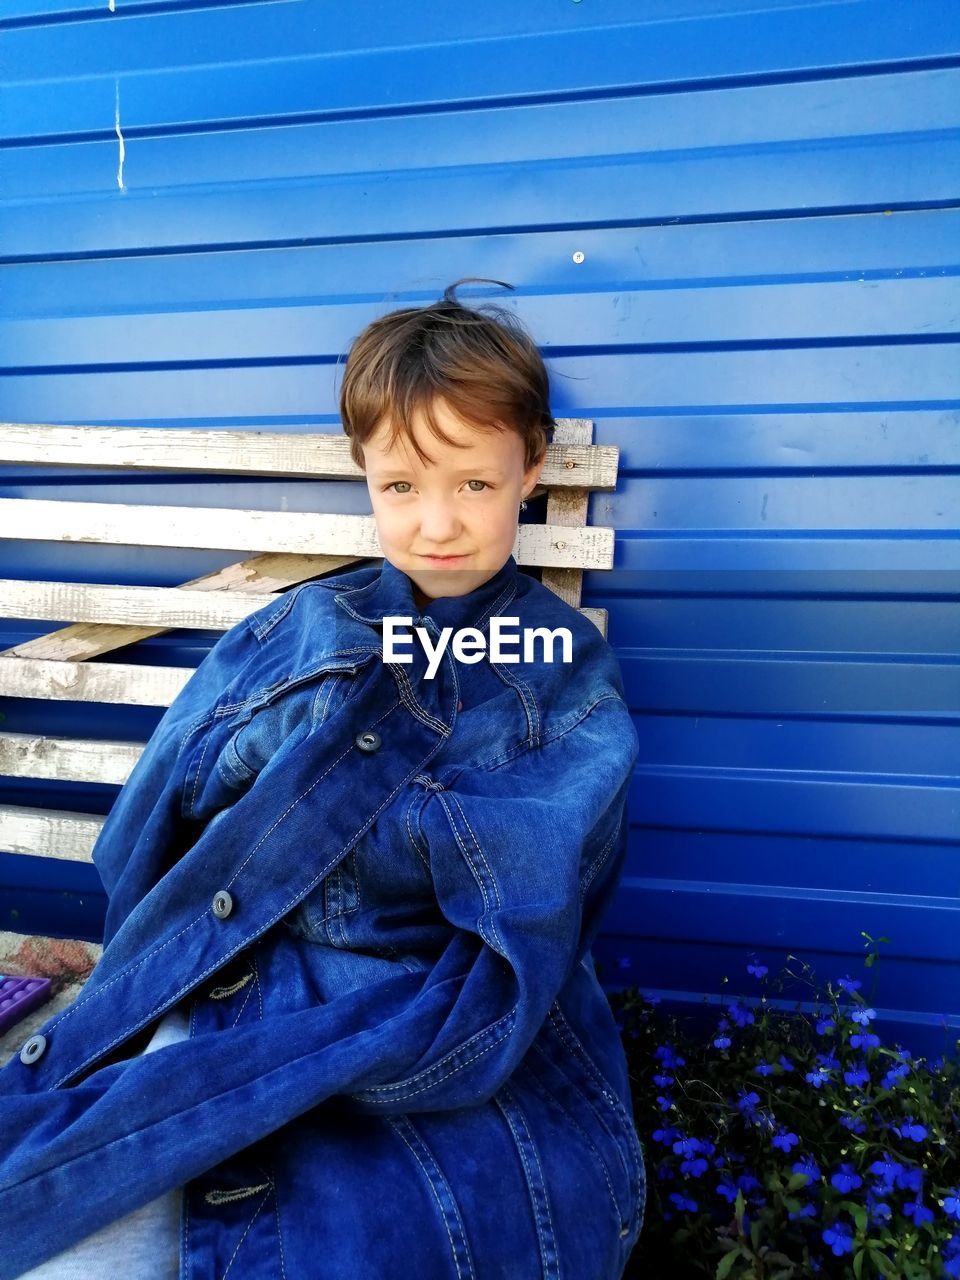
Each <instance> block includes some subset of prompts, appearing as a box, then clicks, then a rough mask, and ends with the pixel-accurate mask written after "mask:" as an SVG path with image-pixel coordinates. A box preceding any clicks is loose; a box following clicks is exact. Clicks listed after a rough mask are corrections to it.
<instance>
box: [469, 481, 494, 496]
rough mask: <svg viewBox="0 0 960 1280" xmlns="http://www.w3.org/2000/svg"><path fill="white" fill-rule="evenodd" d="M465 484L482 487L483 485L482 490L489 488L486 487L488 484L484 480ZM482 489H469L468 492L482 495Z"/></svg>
mask: <svg viewBox="0 0 960 1280" xmlns="http://www.w3.org/2000/svg"><path fill="white" fill-rule="evenodd" d="M467 484H482V485H483V489H486V488H489V486H488V484H487V482H486V480H468V481H467ZM483 489H471V490H470V492H471V493H482V492H483Z"/></svg>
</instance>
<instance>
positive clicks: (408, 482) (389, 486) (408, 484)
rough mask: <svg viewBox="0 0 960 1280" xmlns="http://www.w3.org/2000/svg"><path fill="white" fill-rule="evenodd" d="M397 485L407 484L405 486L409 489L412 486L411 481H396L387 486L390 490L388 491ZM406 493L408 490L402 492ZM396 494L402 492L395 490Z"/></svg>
mask: <svg viewBox="0 0 960 1280" xmlns="http://www.w3.org/2000/svg"><path fill="white" fill-rule="evenodd" d="M396 484H405V485H407V487H408V488H409V486H410V481H409V480H394V481H393V484H388V485H387V488H388V489H393V486H394V485H396ZM406 491H407V490H406V489H404V490H403V491H402V492H404V493H406ZM394 492H395V493H396V492H400V490H394Z"/></svg>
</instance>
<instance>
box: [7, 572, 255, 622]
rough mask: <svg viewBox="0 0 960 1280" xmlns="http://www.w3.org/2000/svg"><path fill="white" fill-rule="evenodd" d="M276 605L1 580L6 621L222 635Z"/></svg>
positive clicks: (211, 594) (240, 597)
mask: <svg viewBox="0 0 960 1280" xmlns="http://www.w3.org/2000/svg"><path fill="white" fill-rule="evenodd" d="M275 599H276V594H275V593H263V592H260V593H259V594H256V593H248V592H246V591H187V590H185V589H184V588H182V587H127V586H123V587H115V586H112V585H110V584H109V583H99V582H42V581H41V582H33V581H28V580H21V579H18V578H0V600H2V601H3V614H4V616H5V617H7V618H38V619H40V620H42V621H60V620H62V619H64V618H69V619H70V620H71V621H74V622H97V623H119V624H121V625H128V624H134V625H138V624H153V623H158V624H160V626H162V627H163V628H164V629H169V628H170V627H199V628H201V629H208V630H217V631H226V630H227V629H228V628H229V627H232V626H233V625H234V624H235V623H237V622H239V621H240V619H241V618H245V617H246V616H247V614H249V613H253V612H254V611H255V610H257V609H262V608H263V606H264V605H265V604H268V603H269V602H270V601H271V600H275Z"/></svg>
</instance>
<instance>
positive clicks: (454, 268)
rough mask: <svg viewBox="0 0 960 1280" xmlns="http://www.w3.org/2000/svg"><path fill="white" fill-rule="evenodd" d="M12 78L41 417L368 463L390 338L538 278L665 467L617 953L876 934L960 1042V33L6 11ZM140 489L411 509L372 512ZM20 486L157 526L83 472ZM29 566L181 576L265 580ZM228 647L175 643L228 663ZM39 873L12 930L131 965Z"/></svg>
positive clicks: (878, 14) (13, 297)
mask: <svg viewBox="0 0 960 1280" xmlns="http://www.w3.org/2000/svg"><path fill="white" fill-rule="evenodd" d="M0 58H2V60H3V66H2V76H3V82H4V93H3V95H2V97H0V129H2V134H3V146H2V148H0V166H2V167H0V184H2V185H0V262H2V267H0V366H2V377H0V418H2V419H4V420H9V421H18V422H31V421H32V422H51V423H55V422H79V423H130V424H133V423H141V424H142V423H147V424H150V423H155V424H158V425H159V424H164V425H171V424H172V425H178V424H182V425H184V426H186V425H194V424H203V425H219V424H224V425H227V424H230V425H233V424H238V423H239V424H248V425H250V426H254V425H256V426H257V427H259V428H262V429H270V428H272V427H275V428H278V429H279V428H282V429H284V430H289V429H291V427H294V428H299V427H300V426H302V427H303V429H304V430H305V431H315V430H317V429H321V430H329V431H336V430H338V429H339V425H338V417H337V389H338V385H339V383H338V380H337V378H336V362H337V359H338V356H340V355H341V354H342V353H343V352H344V351H345V349H346V348H347V346H348V345H349V342H350V340H351V338H352V337H353V336H354V335H355V334H356V333H357V332H358V331H359V330H360V328H362V326H363V325H364V324H365V323H366V322H367V321H369V320H370V319H372V318H373V317H374V316H376V315H378V314H381V313H382V312H383V311H385V310H389V309H392V308H393V307H397V306H402V305H408V304H411V303H416V302H427V301H431V300H433V299H434V298H435V297H437V296H438V294H439V293H440V291H441V290H442V289H443V287H444V286H445V285H446V284H448V283H449V282H450V281H451V280H453V279H455V278H457V277H458V276H460V275H467V274H471V275H482V276H492V277H495V278H497V279H501V280H507V281H510V282H512V283H514V284H515V285H516V286H517V292H516V294H515V295H504V294H503V293H502V292H499V293H498V300H501V301H506V302H508V304H509V305H515V306H516V307H517V309H518V312H519V313H520V315H521V316H522V317H523V319H524V320H525V321H526V322H527V324H528V325H529V326H530V328H531V329H532V331H533V332H534V334H535V336H536V337H537V339H538V341H539V342H540V343H541V345H542V349H543V351H544V354H545V355H546V356H547V358H548V362H549V365H550V369H551V375H552V382H553V395H554V412H555V413H556V414H557V415H558V416H577V417H588V418H591V419H593V420H594V421H595V423H596V439H597V441H598V442H600V443H604V444H615V445H619V447H620V449H621V465H622V483H621V485H620V488H619V490H618V492H617V493H616V494H615V495H596V496H595V497H594V498H593V500H592V518H593V520H594V521H595V522H597V523H612V524H614V525H615V526H616V528H617V547H616V567H615V570H614V571H613V572H612V573H594V574H588V575H587V581H586V601H585V602H586V603H588V604H595V605H604V606H606V607H608V608H609V609H610V611H611V625H610V639H611V642H612V643H613V644H614V645H615V647H616V648H617V649H618V651H619V654H620V657H621V660H622V664H623V669H624V673H625V677H626V681H627V687H628V692H629V697H630V702H631V706H632V708H633V710H634V713H635V715H636V720H637V725H638V730H639V733H640V740H641V744H642V748H641V758H640V762H639V766H638V769H637V774H636V781H635V785H634V788H633V793H632V801H631V815H632V829H631V848H630V859H629V865H628V869H627V874H626V878H625V880H624V884H623V889H622V892H621V894H620V898H619V900H618V903H617V905H616V907H615V909H614V911H613V913H612V916H611V917H610V920H609V927H608V931H607V933H606V935H605V936H604V937H603V938H602V940H601V941H600V942H599V943H598V945H597V947H596V949H595V954H596V956H597V958H598V959H599V960H600V961H601V963H602V964H604V966H605V968H606V969H607V971H608V973H609V975H610V977H611V978H613V979H616V980H619V981H636V982H638V983H641V984H642V985H644V986H645V987H646V988H649V989H659V990H661V991H665V992H671V993H674V994H676V995H677V996H678V997H679V998H681V999H688V1000H689V999H693V1000H695V999H697V997H698V994H699V993H700V992H714V993H716V992H717V991H719V990H721V989H722V981H721V979H722V975H724V974H729V975H731V982H732V983H734V984H736V982H737V974H738V973H739V972H740V971H741V965H742V962H743V961H744V959H745V958H746V955H747V953H748V951H749V950H750V949H756V950H757V951H758V952H759V953H760V955H761V956H762V957H763V958H765V959H767V960H768V962H771V963H772V964H774V965H777V964H779V962H780V960H781V959H782V957H783V955H784V953H785V952H787V951H791V952H794V953H796V954H798V955H800V956H801V957H802V958H804V959H807V960H810V961H811V962H813V963H814V964H816V965H817V966H818V969H819V970H820V971H821V972H822V973H824V974H842V973H843V972H845V971H848V970H853V968H854V967H855V966H856V965H857V964H858V962H859V961H858V958H859V956H860V954H861V945H862V944H861V938H860V930H861V929H864V930H867V931H868V932H869V933H871V934H873V935H874V936H876V935H879V934H885V935H887V936H889V938H890V939H891V942H890V946H889V947H888V948H887V958H886V959H885V960H884V961H883V963H882V965H881V970H882V987H881V992H880V1003H881V1005H882V1011H883V1013H884V1014H885V1015H887V1016H888V1017H889V1018H890V1019H891V1020H892V1021H893V1022H894V1023H896V1024H897V1026H898V1027H899V1029H900V1031H901V1033H902V1034H903V1035H904V1037H905V1038H906V1039H907V1041H908V1042H914V1043H922V1042H925V1041H927V1040H929V1039H930V1037H931V1035H932V1036H933V1038H934V1040H936V1037H937V1035H938V1034H939V1032H938V1028H939V1027H940V1025H941V1021H942V1015H945V1014H946V1015H950V1017H949V1021H950V1023H951V1025H952V1026H953V1027H957V1026H958V1025H960V1001H958V997H957V984H956V977H957V961H958V958H960V941H958V929H957V924H958V922H960V914H958V913H960V892H958V889H960V886H958V871H957V867H958V863H957V856H958V845H960V803H958V788H960V782H958V777H957V774H958V767H957V761H958V755H960V752H958V729H957V725H958V719H960V677H958V671H960V667H958V649H960V645H958V639H960V622H958V612H960V611H958V605H957V588H958V571H960V543H958V539H957V520H958V515H960V484H958V470H960V449H958V412H957V405H958V390H960V387H958V383H960V364H958V361H957V348H956V335H957V330H958V314H960V308H958V300H960V288H958V282H957V273H958V260H960V252H958V250H960V236H958V230H960V209H958V204H960V199H958V197H960V180H958V175H960V166H958V128H957V126H958V115H960V94H958V82H960V70H958V65H960V10H958V8H957V6H955V5H944V4H942V3H929V2H927V0H911V3H910V4H907V5H904V4H902V3H900V2H899V0H894V2H890V0H872V2H870V0H868V2H858V0H846V2H840V3H831V2H829V0H824V2H815V0H811V2H810V3H803V2H802V0H763V3H762V4H760V3H756V4H753V3H749V2H748V0H687V2H685V3H678V0H643V2H641V0H604V2H603V3H599V2H596V3H594V2H592V0H583V3H578V0H567V2H564V0H509V3H508V2H506V0H484V3H482V4H478V5H473V6H466V5H459V4H456V5H453V4H448V3H443V2H440V0H434V2H433V3H424V2H419V3H417V4H412V3H398V2H397V0H383V2H382V3H372V2H370V0H350V3H345V2H343V0H338V2H337V3H331V2H330V0H325V2H324V3H320V0H284V2H274V3H249V2H248V3H244V2H242V0H237V2H235V3H229V2H227V0H196V2H193V0H169V2H168V3H153V2H151V3H136V2H135V0H134V2H128V0H115V2H114V3H113V4H111V3H110V0H102V2H100V3H97V4H96V5H93V4H91V3H86V2H84V0H5V3H4V6H3V11H2V17H0ZM579 254H582V255H583V259H582V261H577V259H576V258H575V256H574V255H579ZM493 292H497V291H493ZM468 296H469V291H468ZM474 296H479V295H478V294H475V295H474ZM137 488H138V490H139V491H140V493H141V496H143V497H144V498H146V499H148V500H152V501H156V502H163V503H171V502H176V501H178V500H180V499H182V500H184V501H202V502H204V503H206V504H209V505H223V506H233V505H243V506H247V507H255V506H262V507H272V506H277V505H280V504H285V505H286V507H287V508H288V509H291V510H328V509H341V510H351V511H367V510H368V509H369V508H368V505H367V502H366V493H365V490H364V489H363V486H347V487H346V488H347V489H348V490H349V492H348V493H347V494H344V493H343V492H341V491H339V490H337V488H336V486H330V485H326V484H323V483H316V482H300V483H297V482H293V481H276V482H251V483H243V482H239V481H237V480H236V479H230V480H229V481H228V482H210V481H206V482H204V481H198V480H197V479H195V478H191V477H182V478H172V479H171V478H161V477H157V476H150V475H144V476H143V478H142V480H141V481H139V482H138V484H137ZM2 493H3V495H4V496H15V497H29V496H40V497H50V496H58V497H59V496H61V495H62V496H64V497H74V498H92V499H101V500H114V501H121V500H123V498H124V493H125V491H124V489H123V488H122V487H120V486H118V485H117V484H116V483H114V481H113V480H112V479H111V478H110V477H109V475H105V474H101V475H96V474H89V475H87V476H86V477H84V479H83V481H82V482H77V481H75V480H69V481H68V480H67V479H66V478H65V473H64V472H63V471H62V470H61V469H58V468H55V467H51V468H49V469H42V468H33V469H29V470H28V469H25V468H8V469H7V471H6V472H5V473H4V474H3V476H2ZM0 556H2V563H0V573H2V575H4V576H23V577H28V576H35V575H36V576H47V577H50V578H55V579H76V580H85V581H112V580H126V581H129V582H139V583H164V584H173V583H176V582H180V581H182V580H185V578H187V577H192V576H195V575H197V574H200V573H202V572H205V571H207V570H209V569H212V568H214V567H215V566H216V565H219V564H223V563H227V562H228V561H230V560H232V559H234V558H236V557H235V556H233V555H230V554H227V555H224V556H221V557H216V556H211V555H209V554H204V553H199V552H198V553H195V554H192V555H191V554H187V555H184V554H183V553H181V552H171V553H169V554H163V553H159V554H158V553H156V552H153V551H135V550H132V549H131V550H128V551H120V552H116V551H110V550H108V549H106V548H94V547H82V546H63V547H55V546H53V545H52V544H40V543H21V544H18V545H14V544H7V545H6V547H4V548H3V549H2V550H0ZM47 629H49V624H38V625H37V626H36V627H35V628H34V629H33V630H31V629H30V628H29V627H28V626H24V627H22V628H20V629H16V628H9V627H8V629H7V632H6V634H5V636H4V642H5V643H15V642H16V641H18V640H20V639H23V638H25V637H26V636H27V635H29V634H36V632H37V631H44V630H47ZM213 638H214V637H213V636H212V635H211V634H210V633H203V632H197V633H185V632H177V633H172V634H169V635H167V636H164V637H160V638H158V639H157V640H155V641H152V642H149V643H146V644H144V645H142V646H140V649H139V650H138V653H141V654H142V655H143V659H144V660H145V661H150V662H158V663H168V662H169V663H181V664H184V665H189V664H192V663H195V662H196V661H197V660H199V658H200V656H201V655H202V653H203V651H204V650H205V648H206V647H207V646H208V645H209V643H210V642H211V640H212V639H213ZM4 712H5V715H6V721H5V723H4V727H5V728H7V729H13V730H23V731H26V730H27V729H36V728H37V727H38V726H41V727H43V728H44V729H46V730H48V731H50V732H57V731H61V730H62V731H63V732H66V733H69V732H71V731H74V732H76V731H78V729H84V730H86V729H87V728H88V726H87V725H86V724H82V720H83V719H84V717H82V716H76V715H73V714H71V712H70V710H69V709H68V708H67V707H65V706H64V705H63V704H56V703H54V704H50V705H46V706H43V705H41V704H38V703H36V702H27V701H16V700H7V701H6V704H5V706H4ZM157 716H158V713H156V712H151V711H147V710H143V709H141V710H140V711H123V710H120V709H117V710H113V709H109V708H104V709H103V714H102V718H101V720H100V721H99V728H100V731H101V732H102V734H103V735H104V736H112V737H119V738H131V739H136V738H139V739H141V740H143V739H144V738H145V737H146V736H147V735H148V734H149V732H150V729H151V728H152V726H153V724H154V723H155V722H156V719H157ZM114 794H115V791H113V790H112V789H110V788H105V787H100V788H97V787H92V788H72V789H70V788H66V787H62V788H59V789H56V790H51V789H50V788H49V787H47V786H42V785H40V784H38V785H36V786H30V785H28V784H24V785H21V786H16V787H14V786H12V785H10V784H9V780H7V781H6V783H5V784H4V785H3V795H4V796H5V797H6V799H7V800H8V801H9V802H13V803H32V802H36V803H44V804H48V805H52V806H54V807H62V808H71V807H80V808H86V809H88V810H89V811H91V812H101V813H103V812H106V811H107V810H108V808H109V805H110V803H111V801H112V798H113V796H114ZM25 863H26V864H29V865H28V866H24V865H23V864H25ZM0 883H3V884H4V885H5V886H6V890H5V892H4V894H3V897H2V905H3V907H4V910H3V912H2V916H0V924H3V925H5V926H6V927H11V928H15V929H16V928H18V929H21V930H24V931H27V930H32V929H35V930H41V929H47V930H51V931H60V932H63V933H72V934H74V935H75V936H76V935H79V934H85V936H90V937H97V936H98V929H99V920H100V913H101V911H102V901H101V899H100V898H99V896H98V894H97V884H98V882H97V879H96V873H95V871H94V870H93V868H92V867H68V866H66V865H63V866H62V867H60V868H59V879H58V892H56V893H51V892H49V891H45V886H47V887H48V886H49V877H48V876H47V874H46V868H45V867H44V866H43V865H41V864H40V861H39V860H37V859H27V858H14V857H12V856H10V855H8V854H4V853H0ZM61 889H67V890H69V889H72V890H74V891H75V892H73V893H69V892H68V893H64V892H60V891H59V890H61ZM77 891H79V892H77ZM887 1025H888V1027H889V1025H890V1023H889V1022H888V1024H887Z"/></svg>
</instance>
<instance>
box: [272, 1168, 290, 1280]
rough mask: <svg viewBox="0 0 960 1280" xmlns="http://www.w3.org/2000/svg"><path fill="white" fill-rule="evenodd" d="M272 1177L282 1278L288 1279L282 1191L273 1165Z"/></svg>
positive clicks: (283, 1279) (282, 1279)
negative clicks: (284, 1245) (281, 1203)
mask: <svg viewBox="0 0 960 1280" xmlns="http://www.w3.org/2000/svg"><path fill="white" fill-rule="evenodd" d="M270 1179H271V1181H272V1182H273V1213H274V1217H275V1218H276V1220H277V1247H278V1249H279V1250H280V1280H287V1268H286V1264H285V1261H284V1256H283V1230H282V1229H281V1226H280V1193H279V1192H278V1191H277V1183H276V1172H275V1169H274V1167H273V1166H272V1165H271V1166H270Z"/></svg>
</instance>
